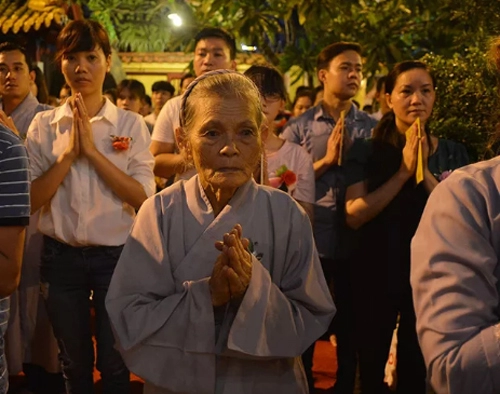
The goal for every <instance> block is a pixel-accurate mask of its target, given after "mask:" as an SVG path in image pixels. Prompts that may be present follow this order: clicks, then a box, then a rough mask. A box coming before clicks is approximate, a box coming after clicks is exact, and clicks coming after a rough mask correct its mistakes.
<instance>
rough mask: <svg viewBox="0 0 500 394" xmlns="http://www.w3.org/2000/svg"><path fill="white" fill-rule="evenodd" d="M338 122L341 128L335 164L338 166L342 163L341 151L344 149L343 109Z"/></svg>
mask: <svg viewBox="0 0 500 394" xmlns="http://www.w3.org/2000/svg"><path fill="white" fill-rule="evenodd" d="M339 122H340V124H341V129H340V150H339V161H338V163H337V164H338V165H339V166H341V165H342V153H343V150H344V131H345V125H344V124H345V110H343V111H341V112H340V118H339Z"/></svg>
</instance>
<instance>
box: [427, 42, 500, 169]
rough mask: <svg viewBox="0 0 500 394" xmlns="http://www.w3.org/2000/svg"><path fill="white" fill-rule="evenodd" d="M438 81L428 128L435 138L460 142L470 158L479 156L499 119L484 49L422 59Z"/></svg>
mask: <svg viewBox="0 0 500 394" xmlns="http://www.w3.org/2000/svg"><path fill="white" fill-rule="evenodd" d="M422 60H423V61H424V62H425V63H427V64H428V65H429V66H430V67H431V68H432V69H433V72H434V74H435V76H436V80H437V91H436V93H437V94H436V96H437V97H436V103H435V105H434V111H433V115H432V121H431V123H430V128H431V130H432V133H433V134H434V135H436V136H438V137H443V138H447V139H450V140H453V141H460V142H462V143H463V144H464V145H465V146H466V147H467V149H468V151H469V155H470V156H471V159H472V160H478V159H482V158H483V157H484V156H485V154H486V153H487V152H486V151H485V149H486V146H487V143H488V140H489V139H490V137H491V135H492V133H494V132H495V129H496V127H495V126H496V125H497V124H498V120H499V118H500V111H499V105H498V102H499V101H498V81H497V78H496V75H495V73H494V72H493V70H491V68H490V67H488V61H487V57H486V55H485V50H484V48H481V49H479V48H469V49H468V50H467V51H465V54H464V55H460V54H455V55H453V57H451V58H445V57H443V56H440V55H434V54H428V55H426V56H424V57H423V58H422Z"/></svg>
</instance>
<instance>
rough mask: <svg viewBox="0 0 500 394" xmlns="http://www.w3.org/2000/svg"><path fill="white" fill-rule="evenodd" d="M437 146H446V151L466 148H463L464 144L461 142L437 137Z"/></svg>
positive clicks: (464, 149)
mask: <svg viewBox="0 0 500 394" xmlns="http://www.w3.org/2000/svg"><path fill="white" fill-rule="evenodd" d="M438 146H439V147H440V148H441V147H446V148H447V150H448V151H452V152H453V151H459V150H460V151H466V150H467V149H466V148H465V145H464V144H462V143H461V142H457V141H453V140H447V139H445V138H438Z"/></svg>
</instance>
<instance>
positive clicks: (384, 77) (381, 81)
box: [376, 75, 387, 93]
mask: <svg viewBox="0 0 500 394" xmlns="http://www.w3.org/2000/svg"><path fill="white" fill-rule="evenodd" d="M386 80H387V75H382V76H381V77H380V78H379V79H377V88H376V89H377V93H380V92H381V91H382V88H383V87H384V86H385V81H386Z"/></svg>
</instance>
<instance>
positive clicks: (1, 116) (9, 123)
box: [0, 110, 20, 137]
mask: <svg viewBox="0 0 500 394" xmlns="http://www.w3.org/2000/svg"><path fill="white" fill-rule="evenodd" d="M0 123H1V124H3V125H4V126H5V127H7V128H8V129H10V130H11V131H12V132H14V134H15V135H17V136H18V137H20V134H19V130H17V127H16V125H15V124H14V121H13V120H12V118H11V117H10V116H7V114H6V113H5V112H3V111H1V110H0Z"/></svg>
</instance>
